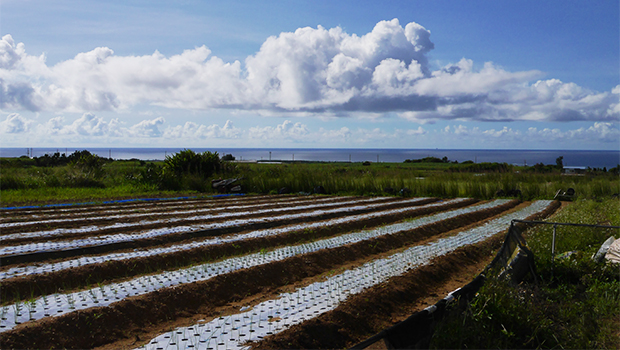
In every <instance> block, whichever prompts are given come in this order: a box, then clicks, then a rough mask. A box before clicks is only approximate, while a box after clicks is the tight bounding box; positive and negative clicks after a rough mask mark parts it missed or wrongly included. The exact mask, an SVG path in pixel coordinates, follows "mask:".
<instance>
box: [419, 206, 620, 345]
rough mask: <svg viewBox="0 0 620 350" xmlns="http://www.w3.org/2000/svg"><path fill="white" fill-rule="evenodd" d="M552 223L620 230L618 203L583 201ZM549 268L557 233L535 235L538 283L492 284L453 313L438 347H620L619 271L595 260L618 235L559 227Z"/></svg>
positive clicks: (436, 339)
mask: <svg viewBox="0 0 620 350" xmlns="http://www.w3.org/2000/svg"><path fill="white" fill-rule="evenodd" d="M550 221H555V222H572V223H588V224H603V225H614V226H619V225H620V203H619V202H618V200H617V199H608V200H603V201H592V200H580V201H577V202H576V203H574V204H573V205H570V206H568V207H567V208H566V209H565V210H563V211H562V212H561V213H559V214H558V215H557V216H556V217H554V218H552V219H551V220H550ZM557 230H558V231H557V233H558V236H557V241H556V252H557V253H558V255H560V254H562V253H565V252H568V251H570V252H573V253H574V254H572V255H570V257H568V258H556V259H555V261H554V263H553V265H552V264H551V234H552V227H551V226H547V225H545V226H541V227H538V228H535V229H533V230H532V232H530V233H529V235H528V237H527V240H528V245H529V246H530V248H531V249H532V251H533V252H534V254H535V257H536V259H535V260H536V270H537V275H538V282H537V283H536V282H534V280H532V279H530V280H526V281H525V282H523V283H521V284H520V285H518V286H514V285H511V284H510V283H509V282H507V281H504V280H497V279H490V280H489V281H487V283H486V284H485V286H484V287H483V288H482V289H481V290H480V291H479V294H478V295H477V297H476V298H475V299H474V300H473V301H472V302H471V303H470V304H469V305H468V306H467V307H464V308H460V307H456V306H455V307H453V308H452V309H451V310H450V311H449V313H448V315H447V317H446V318H445V319H444V321H443V322H442V323H440V324H439V326H438V328H437V331H436V333H435V334H434V336H433V340H432V345H431V347H433V348H437V349H439V348H454V349H457V348H458V349H461V348H480V349H489V348H503V349H506V348H518V349H534V348H566V349H568V348H570V349H576V348H578V349H617V348H620V334H619V331H618V330H619V329H620V308H618V305H619V302H620V270H619V267H618V265H610V264H604V263H595V262H593V261H592V260H591V259H590V258H591V256H592V255H593V254H594V253H595V252H596V251H597V250H598V248H599V247H600V245H601V244H602V242H603V241H605V240H606V239H607V238H608V237H609V236H611V235H615V237H618V236H619V233H618V230H617V229H616V230H613V231H610V230H605V229H603V230H601V229H590V228H580V227H565V226H562V227H558V229H557Z"/></svg>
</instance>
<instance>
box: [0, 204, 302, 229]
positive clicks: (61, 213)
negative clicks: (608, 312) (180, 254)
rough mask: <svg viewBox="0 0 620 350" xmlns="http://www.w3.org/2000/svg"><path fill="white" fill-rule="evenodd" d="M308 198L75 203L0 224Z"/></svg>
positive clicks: (6, 216)
mask: <svg viewBox="0 0 620 350" xmlns="http://www.w3.org/2000/svg"><path fill="white" fill-rule="evenodd" d="M303 199H305V200H310V198H309V197H292V196H290V197H275V198H267V197H258V196H243V197H241V196H240V197H235V198H228V199H226V198H222V199H193V200H178V201H177V202H167V203H164V204H161V203H156V202H146V203H140V204H134V205H131V203H127V204H125V205H111V204H108V205H109V207H99V208H96V209H90V208H88V207H83V206H76V208H75V209H73V210H67V209H64V208H57V209H54V210H50V211H49V212H46V213H36V214H29V213H28V212H21V211H20V210H15V211H6V212H5V213H0V216H1V219H0V223H3V224H6V223H13V222H19V223H22V227H26V225H27V223H28V222H30V221H32V224H35V221H38V220H42V218H44V220H45V221H49V220H68V219H81V220H89V219H91V218H94V217H98V216H105V215H110V213H113V214H123V213H124V214H128V215H129V214H146V213H152V214H155V213H167V212H170V211H175V210H200V209H209V208H217V207H223V206H238V205H248V204H252V205H254V204H261V203H269V202H272V203H283V204H284V203H288V202H291V201H295V200H300V201H301V200H303Z"/></svg>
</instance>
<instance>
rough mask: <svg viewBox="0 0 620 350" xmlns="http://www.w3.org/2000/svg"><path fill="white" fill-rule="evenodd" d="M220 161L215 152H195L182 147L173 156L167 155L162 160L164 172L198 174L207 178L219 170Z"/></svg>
mask: <svg viewBox="0 0 620 350" xmlns="http://www.w3.org/2000/svg"><path fill="white" fill-rule="evenodd" d="M220 167H221V163H220V158H219V155H218V154H217V152H214V153H211V152H203V153H196V152H194V151H192V150H189V149H184V150H182V151H180V152H179V153H176V154H174V155H173V156H167V157H166V160H165V161H164V173H168V172H172V173H175V174H176V175H186V174H192V175H199V176H202V177H203V178H205V179H206V178H207V177H209V176H211V175H213V173H215V172H218V171H219V170H220Z"/></svg>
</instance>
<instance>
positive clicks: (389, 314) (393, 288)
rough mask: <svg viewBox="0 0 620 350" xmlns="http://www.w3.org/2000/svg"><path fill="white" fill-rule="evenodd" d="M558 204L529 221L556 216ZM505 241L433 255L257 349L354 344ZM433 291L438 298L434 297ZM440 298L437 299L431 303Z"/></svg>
mask: <svg viewBox="0 0 620 350" xmlns="http://www.w3.org/2000/svg"><path fill="white" fill-rule="evenodd" d="M559 207H560V203H559V202H554V203H553V204H552V205H550V206H549V207H547V208H546V209H545V210H544V211H542V212H540V213H538V214H535V215H532V216H530V217H528V218H527V220H539V219H543V218H546V217H548V216H550V215H551V214H552V213H553V212H555V211H556V210H557V209H558V208H559ZM503 241H504V235H503V234H502V233H500V234H497V235H495V236H493V237H491V238H490V239H488V240H486V241H484V242H480V243H478V244H475V245H471V246H466V247H461V248H459V249H457V250H455V251H454V252H452V253H450V254H447V255H445V256H442V257H438V258H435V259H433V260H432V261H431V262H430V264H428V265H426V266H423V267H420V268H418V269H415V270H412V271H410V272H407V273H406V274H404V275H401V276H398V277H395V278H392V279H390V280H389V281H387V282H385V283H382V284H380V285H378V286H375V287H373V288H369V289H368V290H366V291H364V292H363V293H360V294H357V295H355V296H353V297H351V298H350V299H348V300H347V301H346V302H344V303H342V304H341V305H340V306H339V307H337V308H336V309H335V310H332V311H330V312H327V313H325V314H323V315H321V316H319V317H317V318H314V319H312V320H309V321H306V322H304V323H302V324H299V325H296V326H293V327H291V328H289V329H287V330H286V331H284V332H281V333H278V334H275V335H273V336H270V337H268V338H266V339H265V340H263V341H261V342H258V343H255V346H253V347H252V349H335V348H346V347H351V346H353V345H355V344H357V343H359V342H361V341H363V340H365V339H367V338H369V337H371V336H373V335H374V334H377V333H379V332H380V331H382V330H384V329H386V328H388V327H391V326H393V325H394V324H396V323H397V322H400V321H402V320H404V319H406V318H407V317H408V316H410V315H411V314H413V313H415V312H418V311H421V310H422V309H423V308H425V307H426V306H429V305H431V304H434V303H435V302H436V301H437V300H438V299H439V298H442V297H443V296H445V295H446V294H447V293H448V292H450V291H452V290H455V289H456V288H459V287H461V286H463V285H465V284H467V283H468V282H469V281H467V280H463V275H468V276H470V279H473V276H474V274H476V273H479V272H481V271H482V270H483V269H484V267H485V266H486V265H487V264H488V263H490V262H491V260H493V257H494V254H495V252H496V251H497V249H499V247H500V246H501V245H502V243H503ZM455 282H456V283H455ZM429 295H431V296H432V297H433V298H434V299H430V298H428V296H429ZM431 300H434V301H431Z"/></svg>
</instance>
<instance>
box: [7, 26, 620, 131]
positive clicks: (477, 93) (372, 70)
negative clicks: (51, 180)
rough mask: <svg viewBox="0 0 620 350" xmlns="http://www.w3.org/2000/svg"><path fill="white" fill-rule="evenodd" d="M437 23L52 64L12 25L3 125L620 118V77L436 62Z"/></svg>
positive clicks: (139, 127) (86, 55)
mask: <svg viewBox="0 0 620 350" xmlns="http://www.w3.org/2000/svg"><path fill="white" fill-rule="evenodd" d="M430 35H431V33H430V31H429V30H427V29H425V28H424V27H422V26H421V25H419V24H417V23H414V22H411V23H408V24H406V25H405V26H404V27H403V26H402V25H401V24H400V23H399V21H398V19H393V20H391V21H381V22H379V23H377V24H376V26H375V27H374V29H373V30H372V31H371V32H369V33H367V34H364V35H362V36H357V35H355V34H348V33H346V32H344V31H343V30H342V29H341V28H339V27H336V28H331V29H326V28H323V27H321V26H319V27H317V28H310V27H306V28H299V29H297V30H296V31H295V32H287V33H281V34H280V35H278V36H272V37H269V38H268V39H267V40H265V42H264V43H263V44H262V46H261V48H260V50H259V51H258V52H256V53H255V54H254V55H251V56H249V57H247V58H246V59H245V61H244V62H243V63H241V62H239V61H234V62H224V61H223V60H222V59H220V58H218V57H217V56H214V55H212V53H211V51H210V50H209V49H208V48H207V47H206V46H201V47H196V48H194V49H188V50H185V51H184V52H183V53H181V54H178V55H174V56H171V57H165V56H164V55H162V54H160V53H159V52H157V51H156V52H155V53H153V54H152V55H145V56H116V55H114V52H113V50H112V49H110V48H107V47H98V48H95V49H94V50H92V51H89V52H83V53H78V54H77V55H76V56H75V57H74V58H73V59H69V60H66V61H62V62H60V63H57V64H55V65H53V66H48V65H47V64H46V60H45V55H40V56H33V55H30V54H28V53H27V52H26V47H25V45H24V44H23V43H16V42H15V41H14V39H13V38H12V36H11V35H9V34H7V35H5V36H3V37H2V39H1V40H0V110H2V111H6V112H9V113H11V112H14V113H12V114H11V115H9V117H7V119H6V120H5V121H4V122H2V129H3V130H4V132H18V131H19V130H26V129H27V128H29V127H32V125H30V124H32V123H33V121H28V120H27V119H26V118H23V117H21V116H19V115H18V114H17V112H19V111H34V112H54V113H62V112H67V113H84V115H83V117H82V118H81V119H83V118H86V119H88V118H91V119H90V120H91V121H92V120H93V118H94V119H97V118H98V117H96V116H94V115H93V114H92V113H95V112H98V111H126V110H131V108H133V107H136V106H144V105H146V106H148V105H152V106H159V107H166V108H171V109H181V110H213V109H227V110H241V111H244V110H245V111H252V112H257V113H260V114H261V115H277V116H295V115H297V116H325V115H328V116H333V117H339V116H355V115H364V114H369V115H378V114H382V113H387V112H392V113H396V114H397V115H399V116H400V117H402V118H404V119H406V120H410V121H412V122H416V123H429V122H430V123H432V122H434V121H438V120H459V121H504V122H507V121H543V122H568V121H586V122H593V123H595V126H593V128H595V129H596V128H599V129H601V128H604V127H603V126H605V125H607V126H609V127H611V125H612V124H611V123H617V122H618V121H620V103H619V99H620V85H619V86H616V87H615V88H613V89H612V90H611V91H606V92H597V91H591V90H589V89H587V88H584V87H580V86H578V85H576V84H574V83H570V82H567V83H566V82H561V81H559V80H557V79H547V80H542V77H543V75H544V74H543V73H542V72H539V71H536V70H532V71H521V72H509V71H506V70H504V69H502V68H501V67H498V66H496V65H494V64H493V63H490V62H487V63H484V66H483V67H482V68H480V69H475V68H474V63H473V62H472V61H471V60H468V59H465V58H463V59H461V60H460V61H459V62H456V63H454V64H450V65H447V66H445V67H442V68H440V69H435V70H433V68H432V67H431V65H430V64H429V59H428V57H427V54H428V53H429V52H430V51H431V50H432V49H433V48H434V44H433V42H432V41H431V40H430ZM58 118H61V117H58ZM59 122H60V119H56V118H55V119H51V120H50V121H49V122H48V124H50V123H51V124H50V125H48V126H49V127H51V128H52V129H53V125H52V124H54V123H59ZM83 122H84V120H82V121H81V122H79V123H78V121H76V122H75V123H78V124H80V123H83ZM29 123H30V124H29ZM75 123H74V124H75ZM102 123H103V122H101V121H100V124H99V125H98V124H97V123H95V124H94V125H91V124H92V123H86V124H88V125H89V127H90V128H91V129H88V130H86V129H84V130H83V132H86V133H91V134H93V135H97V133H98V132H101V133H103V132H105V133H108V134H110V133H112V134H113V135H114V133H117V134H116V135H126V134H127V133H134V134H136V135H145V136H148V135H153V133H155V134H157V133H159V134H158V135H159V136H163V134H164V133H163V132H162V131H160V130H159V129H158V125H161V124H162V123H163V118H156V119H153V120H145V121H143V122H142V123H139V124H136V125H134V126H132V127H130V128H125V129H123V128H122V127H121V126H120V124H121V123H120V122H118V120H116V121H114V120H112V121H110V122H107V123H103V124H102ZM191 124H192V123H190V124H188V123H186V124H185V126H181V125H179V126H176V127H172V128H168V129H166V130H167V131H166V132H168V133H169V135H174V134H176V135H181V134H183V133H184V132H185V133H187V132H190V131H188V130H190V129H192V127H193V126H192V125H191ZM227 124H228V123H227ZM39 125H42V124H39ZM57 126H58V125H57ZM68 127H69V128H70V127H73V128H75V130H73V129H71V130H73V131H74V132H75V133H77V134H80V131H79V130H78V128H79V127H84V126H80V125H77V124H76V125H69V126H66V125H65V126H62V127H61V126H58V128H57V129H58V130H65V131H64V132H68V131H67V130H69V129H66V128H68ZM200 127H203V130H201V131H196V132H198V133H200V134H205V133H206V134H208V133H209V132H211V133H213V135H224V136H227V137H234V136H235V135H237V136H238V135H241V134H243V132H241V131H239V130H237V131H235V130H234V128H233V127H232V126H231V125H229V127H226V126H224V127H217V128H215V127H214V126H213V125H211V126H205V125H202V126H195V127H194V128H195V129H199V128H200ZM210 127H211V129H209V128H210ZM300 128H301V127H300ZM104 129H105V130H104ZM273 129H274V130H276V129H277V127H276V128H273ZM298 129H299V128H298ZM301 129H303V128H301ZM534 129H535V128H534ZM115 130H116V131H115ZM274 130H272V131H274ZM413 130H415V129H413ZM612 130H615V131H617V129H614V128H612ZM255 131H257V132H258V130H255ZM267 131H269V130H267ZM267 131H264V132H267ZM297 131H298V134H299V133H303V130H297ZM58 132H61V131H58ZM247 132H250V130H249V129H248V130H247ZM274 132H275V131H274ZM470 132H471V130H470ZM123 133H124V134H123ZM218 133H219V134H218ZM258 134H261V133H260V132H258ZM258 134H257V135H258ZM263 134H264V133H263ZM299 135H301V134H299Z"/></svg>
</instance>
